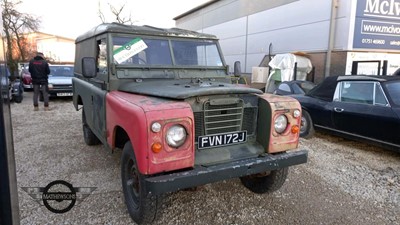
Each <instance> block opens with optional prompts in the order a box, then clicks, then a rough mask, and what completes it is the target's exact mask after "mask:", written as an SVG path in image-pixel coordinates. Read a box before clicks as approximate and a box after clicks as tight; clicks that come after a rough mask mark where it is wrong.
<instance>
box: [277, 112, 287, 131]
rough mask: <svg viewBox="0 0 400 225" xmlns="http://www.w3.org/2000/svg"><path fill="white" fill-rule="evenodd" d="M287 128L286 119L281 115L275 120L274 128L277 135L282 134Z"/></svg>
mask: <svg viewBox="0 0 400 225" xmlns="http://www.w3.org/2000/svg"><path fill="white" fill-rule="evenodd" d="M287 126H288V119H287V117H286V116H285V115H283V114H281V115H279V116H277V117H276V118H275V121H274V128H275V131H276V132H277V133H278V134H281V133H283V132H284V131H285V130H286V129H287Z"/></svg>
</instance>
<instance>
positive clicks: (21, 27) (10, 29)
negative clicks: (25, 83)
mask: <svg viewBox="0 0 400 225" xmlns="http://www.w3.org/2000/svg"><path fill="white" fill-rule="evenodd" d="M21 3H22V1H20V0H16V1H12V0H0V5H1V7H2V8H3V12H2V15H1V16H2V18H3V29H4V33H5V38H6V46H7V49H6V58H7V65H8V66H9V69H10V72H11V73H12V74H13V75H15V74H16V72H17V71H18V62H19V61H26V60H27V57H28V56H30V55H31V54H32V48H29V43H27V40H26V37H25V36H24V34H26V33H28V32H36V31H37V30H38V29H39V25H40V23H41V21H40V20H39V19H38V18H36V17H34V16H32V15H29V14H26V13H21V12H19V11H18V10H17V9H16V8H17V6H18V5H19V4H21ZM13 49H16V50H14V51H13Z"/></svg>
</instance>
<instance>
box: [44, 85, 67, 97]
mask: <svg viewBox="0 0 400 225" xmlns="http://www.w3.org/2000/svg"><path fill="white" fill-rule="evenodd" d="M49 95H50V96H52V97H64V96H72V95H73V93H72V86H53V88H51V89H50V88H49Z"/></svg>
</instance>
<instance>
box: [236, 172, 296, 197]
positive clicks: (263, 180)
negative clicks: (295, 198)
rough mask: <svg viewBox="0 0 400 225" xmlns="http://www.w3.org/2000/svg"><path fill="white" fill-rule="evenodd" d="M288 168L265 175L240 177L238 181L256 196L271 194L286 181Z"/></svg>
mask: <svg viewBox="0 0 400 225" xmlns="http://www.w3.org/2000/svg"><path fill="white" fill-rule="evenodd" d="M288 171H289V168H287V167H286V168H282V169H279V170H273V171H269V172H265V173H260V174H254V175H250V176H245V177H241V178H240V181H241V182H242V184H243V185H244V186H245V187H246V188H247V189H249V190H250V191H252V192H254V193H257V194H264V193H271V192H274V191H276V190H278V189H279V188H281V187H282V185H283V184H284V183H285V181H286V177H287V175H288Z"/></svg>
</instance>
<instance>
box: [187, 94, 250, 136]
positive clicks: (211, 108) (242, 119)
mask: <svg viewBox="0 0 400 225" xmlns="http://www.w3.org/2000/svg"><path fill="white" fill-rule="evenodd" d="M194 119H195V140H196V141H197V138H198V137H199V136H203V135H211V134H218V133H229V132H236V131H241V130H246V131H247V135H250V136H251V135H254V134H255V128H256V120H257V107H247V108H244V104H243V101H242V100H240V101H239V102H238V103H235V104H228V105H211V104H210V102H206V103H204V111H202V112H194Z"/></svg>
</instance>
